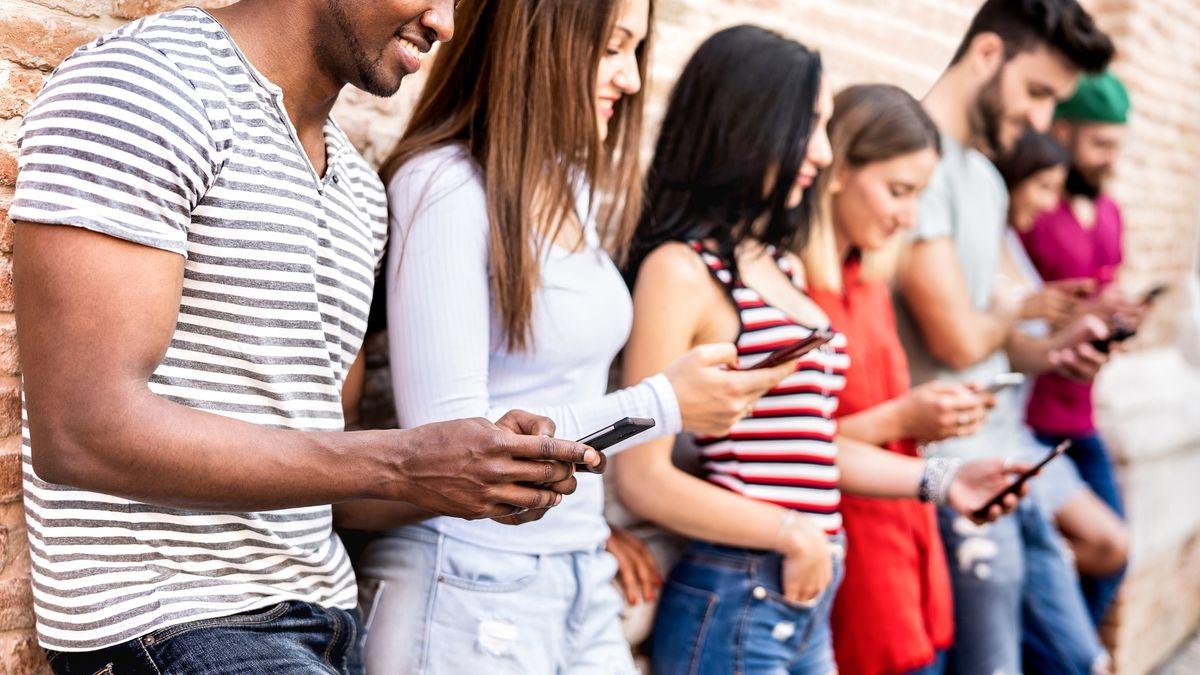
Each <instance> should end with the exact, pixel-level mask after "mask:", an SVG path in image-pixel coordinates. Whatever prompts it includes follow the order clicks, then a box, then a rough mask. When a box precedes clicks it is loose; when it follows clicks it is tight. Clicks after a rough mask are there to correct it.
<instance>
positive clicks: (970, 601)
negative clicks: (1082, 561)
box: [938, 460, 1105, 675]
mask: <svg viewBox="0 0 1200 675" xmlns="http://www.w3.org/2000/svg"><path fill="white" fill-rule="evenodd" d="M1058 461H1061V460H1058ZM938 524H939V525H940V527H941V532H942V540H943V542H944V544H945V546H946V561H947V562H948V563H949V566H950V580H951V583H952V584H953V587H954V622H955V640H954V647H953V648H952V649H951V650H950V652H949V654H948V659H949V661H948V663H949V665H950V669H951V671H952V672H955V673H989V674H996V675H1015V674H1017V673H1021V672H1023V669H1022V649H1021V647H1022V636H1023V635H1024V641H1025V644H1026V646H1028V647H1030V648H1031V653H1030V656H1031V658H1033V659H1034V662H1035V664H1036V666H1035V668H1036V670H1035V672H1040V673H1069V674H1075V675H1086V674H1087V673H1089V672H1091V670H1092V667H1093V666H1094V665H1095V664H1096V663H1097V662H1098V661H1100V660H1101V659H1102V658H1103V657H1104V656H1105V651H1104V647H1103V646H1102V645H1101V644H1100V639H1099V637H1098V636H1097V635H1096V631H1095V629H1094V628H1093V626H1092V622H1091V620H1090V619H1089V617H1088V613H1087V607H1086V605H1085V604H1084V600H1083V595H1082V593H1081V592H1080V590H1079V582H1078V579H1077V577H1076V575H1075V570H1074V568H1073V567H1072V566H1071V565H1070V564H1069V563H1068V561H1067V559H1066V557H1065V556H1064V555H1063V550H1062V543H1061V539H1059V537H1058V535H1057V533H1056V532H1055V531H1054V529H1053V527H1052V526H1051V525H1050V523H1049V522H1048V521H1047V520H1046V518H1045V517H1044V516H1043V514H1042V511H1041V508H1040V507H1039V505H1038V503H1037V500H1035V499H1025V500H1023V501H1022V502H1021V505H1020V506H1019V507H1017V510H1016V511H1015V512H1014V513H1013V514H1012V515H1009V516H1005V517H1004V518H1001V519H1000V520H998V521H996V522H994V523H992V524H990V525H984V526H982V527H980V526H976V525H974V524H972V523H971V522H970V521H969V520H967V519H966V518H965V517H963V516H960V515H959V514H958V513H956V512H955V511H953V510H951V509H948V508H945V507H942V508H939V509H938ZM1035 664H1030V665H1035Z"/></svg>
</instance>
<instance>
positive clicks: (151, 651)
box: [47, 602, 363, 675]
mask: <svg viewBox="0 0 1200 675" xmlns="http://www.w3.org/2000/svg"><path fill="white" fill-rule="evenodd" d="M361 635H362V633H361V631H360V630H359V625H358V617H357V614H356V613H355V612H347V611H344V610H341V609H334V608H328V607H320V606H318V605H313V604H309V603H303V602H283V603H280V604H278V605H274V606H271V607H267V608H265V609H260V610H255V611H251V612H245V613H243V614H234V615H232V616H225V617H219V618H215V619H202V620H200V621H193V622H190V623H183V624H179V625H175V626H169V627H167V628H163V629H160V630H156V631H154V632H152V633H147V634H146V635H143V636H142V637H140V638H137V639H135V640H130V641H129V642H125V643H123V644H119V645H116V646H114V647H108V648H107V649H100V650H97V651H93V652H53V651H47V656H48V657H49V659H50V666H51V669H52V670H53V671H54V672H55V673H57V674H58V675H77V674H79V675H102V674H103V675H113V674H114V673H115V674H116V675H135V674H143V673H144V674H145V675H160V674H166V673H170V675H212V673H221V674H222V675H263V674H264V673H289V674H291V673H295V674H296V675H318V674H320V675H329V674H330V673H339V674H341V675H362V672H363V670H362V649H361V642H360V638H361Z"/></svg>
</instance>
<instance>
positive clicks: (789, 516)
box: [772, 509, 796, 553]
mask: <svg viewBox="0 0 1200 675" xmlns="http://www.w3.org/2000/svg"><path fill="white" fill-rule="evenodd" d="M795 519H796V512H795V511H793V510H791V509H788V512H787V513H785V514H784V516H783V520H781V521H779V529H778V530H776V531H775V546H774V548H773V549H772V550H774V551H775V552H777V553H778V552H780V551H779V540H780V539H783V531H784V530H786V529H787V527H788V525H791V524H792V521H793V520H795Z"/></svg>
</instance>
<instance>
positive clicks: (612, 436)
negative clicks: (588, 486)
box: [575, 417, 654, 473]
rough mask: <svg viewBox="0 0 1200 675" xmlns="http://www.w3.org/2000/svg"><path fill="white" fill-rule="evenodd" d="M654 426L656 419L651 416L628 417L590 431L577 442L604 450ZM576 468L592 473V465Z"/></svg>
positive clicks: (580, 465) (598, 450)
mask: <svg viewBox="0 0 1200 675" xmlns="http://www.w3.org/2000/svg"><path fill="white" fill-rule="evenodd" d="M653 428H654V420H652V419H650V418H649V417H626V418H625V419H622V420H617V421H616V422H613V423H612V424H610V425H608V426H606V427H604V428H603V429H600V430H599V431H595V432H593V433H590V434H588V435H587V436H584V437H583V438H581V439H579V440H578V441H575V442H576V443H582V444H584V445H586V446H588V447H589V448H592V449H594V450H595V451H596V452H604V451H605V450H607V449H608V448H611V447H612V446H614V445H616V444H617V443H620V442H621V441H623V440H625V439H627V438H632V437H634V436H636V435H638V434H640V433H642V432H643V431H645V430H647V429H653ZM575 470H576V471H582V472H584V473H591V472H592V467H590V466H588V465H587V464H576V465H575Z"/></svg>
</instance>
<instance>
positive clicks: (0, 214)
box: [0, 187, 13, 253]
mask: <svg viewBox="0 0 1200 675" xmlns="http://www.w3.org/2000/svg"><path fill="white" fill-rule="evenodd" d="M10 206H12V190H11V189H9V188H4V187H0V253H12V250H13V222H12V218H9V217H8V209H9V207H10Z"/></svg>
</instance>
